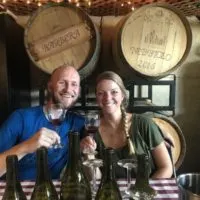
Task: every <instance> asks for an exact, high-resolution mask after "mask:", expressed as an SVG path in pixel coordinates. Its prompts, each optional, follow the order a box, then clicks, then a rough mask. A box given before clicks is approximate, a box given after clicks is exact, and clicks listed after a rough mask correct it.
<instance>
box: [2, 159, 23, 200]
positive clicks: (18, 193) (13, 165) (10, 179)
mask: <svg viewBox="0 0 200 200" xmlns="http://www.w3.org/2000/svg"><path fill="white" fill-rule="evenodd" d="M6 168H7V173H6V188H5V192H4V195H3V198H2V200H26V196H25V194H24V192H23V190H22V186H21V183H20V181H19V179H18V158H17V156H16V155H10V156H7V157H6Z"/></svg>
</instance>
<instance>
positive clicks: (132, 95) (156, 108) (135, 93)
mask: <svg viewBox="0 0 200 200" xmlns="http://www.w3.org/2000/svg"><path fill="white" fill-rule="evenodd" d="M124 83H125V86H126V88H127V90H128V91H129V104H128V111H129V112H135V113H144V112H158V113H159V112H161V113H163V112H164V113H163V114H165V115H168V116H174V113H175V88H176V76H175V75H172V74H170V75H168V76H167V77H165V78H163V79H159V80H146V79H142V80H129V81H126V80H124ZM155 86H159V87H160V88H161V89H162V88H163V86H167V87H168V88H169V91H168V93H167V94H166V96H163V95H161V97H162V98H165V99H168V103H167V105H157V104H154V102H153V98H154V96H153V90H154V87H155ZM144 87H145V91H146V92H145V95H144V94H143V92H142V91H143V90H144ZM98 109H99V108H98V106H97V104H96V100H95V89H94V84H93V83H91V82H90V81H89V80H83V81H82V83H81V95H80V97H79V99H78V101H77V103H76V104H75V106H74V107H73V108H72V110H75V111H85V112H87V111H90V110H98Z"/></svg>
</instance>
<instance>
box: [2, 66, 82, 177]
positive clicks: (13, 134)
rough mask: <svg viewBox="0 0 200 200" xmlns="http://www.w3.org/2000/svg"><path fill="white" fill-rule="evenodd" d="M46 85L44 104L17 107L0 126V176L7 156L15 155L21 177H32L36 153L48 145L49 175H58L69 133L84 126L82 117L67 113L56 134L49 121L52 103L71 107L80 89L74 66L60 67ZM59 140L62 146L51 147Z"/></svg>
mask: <svg viewBox="0 0 200 200" xmlns="http://www.w3.org/2000/svg"><path fill="white" fill-rule="evenodd" d="M47 88H48V93H49V98H48V102H47V104H46V105H45V106H37V107H32V108H26V109H19V110H16V111H15V112H13V114H11V116H10V117H9V118H8V120H7V121H6V122H5V123H4V124H3V125H2V127H1V128H0V176H2V175H3V174H4V173H5V172H6V162H5V160H6V157H7V156H8V155H11V154H16V155H17V156H18V159H19V176H20V179H21V180H26V179H29V180H30V179H35V178H36V153H35V152H36V150H37V148H39V147H41V146H45V147H47V148H48V165H49V169H50V172H51V177H52V178H53V179H57V178H59V176H60V172H61V170H62V169H63V167H64V165H65V164H66V162H67V157H68V132H69V130H76V131H79V132H80V131H81V130H82V128H83V127H84V118H83V117H81V116H79V115H77V114H75V113H72V112H66V117H65V120H64V121H63V122H62V124H61V125H60V126H59V134H58V133H57V132H56V131H55V129H54V127H53V124H52V123H51V122H50V121H49V120H48V117H47V110H48V107H49V106H50V105H51V104H52V103H60V104H62V105H63V107H64V108H65V109H66V110H67V109H68V108H70V107H72V106H73V104H74V103H75V102H76V100H77V98H78V95H79V92H80V76H79V74H78V72H77V71H76V70H75V68H74V67H71V66H62V67H59V68H57V69H56V70H54V72H53V73H52V75H51V78H50V80H49V82H48V85H47ZM60 142H61V143H62V145H63V148H57V149H55V148H52V146H53V144H55V143H60Z"/></svg>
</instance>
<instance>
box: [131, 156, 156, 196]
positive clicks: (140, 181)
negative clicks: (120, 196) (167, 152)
mask: <svg viewBox="0 0 200 200" xmlns="http://www.w3.org/2000/svg"><path fill="white" fill-rule="evenodd" d="M137 160H138V168H137V174H136V181H135V185H134V186H131V188H130V195H131V197H132V199H140V200H152V199H154V197H155V196H156V191H155V190H154V189H153V188H151V186H150V185H149V172H150V165H149V157H148V155H146V154H142V155H138V156H137Z"/></svg>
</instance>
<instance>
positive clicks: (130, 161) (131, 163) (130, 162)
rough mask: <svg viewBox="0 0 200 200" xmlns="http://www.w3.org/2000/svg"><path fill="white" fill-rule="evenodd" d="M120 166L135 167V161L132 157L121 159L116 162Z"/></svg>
mask: <svg viewBox="0 0 200 200" xmlns="http://www.w3.org/2000/svg"><path fill="white" fill-rule="evenodd" d="M117 164H118V165H119V166H120V167H124V168H126V169H132V168H136V167H137V161H136V160H134V159H122V160H119V161H118V162H117Z"/></svg>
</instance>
